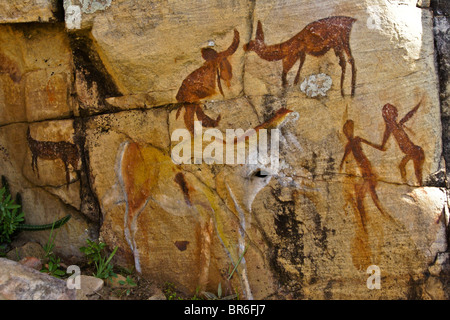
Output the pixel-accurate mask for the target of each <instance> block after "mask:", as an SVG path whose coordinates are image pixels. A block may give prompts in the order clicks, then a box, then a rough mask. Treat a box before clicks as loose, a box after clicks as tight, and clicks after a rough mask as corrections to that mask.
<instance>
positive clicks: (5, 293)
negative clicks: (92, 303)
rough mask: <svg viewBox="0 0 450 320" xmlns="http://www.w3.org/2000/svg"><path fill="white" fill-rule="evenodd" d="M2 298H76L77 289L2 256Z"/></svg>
mask: <svg viewBox="0 0 450 320" xmlns="http://www.w3.org/2000/svg"><path fill="white" fill-rule="evenodd" d="M0 266H1V267H0V299H1V300H75V290H69V289H67V286H66V281H64V280H61V279H57V278H55V277H52V276H49V275H47V274H44V273H41V272H39V271H36V270H33V269H31V268H28V267H25V266H22V265H21V264H19V263H17V262H14V261H11V260H8V259H3V258H0Z"/></svg>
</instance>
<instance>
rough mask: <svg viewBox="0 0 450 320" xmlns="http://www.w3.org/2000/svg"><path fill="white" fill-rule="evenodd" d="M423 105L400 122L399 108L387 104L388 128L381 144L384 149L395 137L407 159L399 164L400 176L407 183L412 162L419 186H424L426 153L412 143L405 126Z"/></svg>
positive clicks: (415, 108)
mask: <svg viewBox="0 0 450 320" xmlns="http://www.w3.org/2000/svg"><path fill="white" fill-rule="evenodd" d="M421 103H422V100H421V101H420V102H419V103H418V104H417V105H416V106H415V107H414V108H413V109H412V110H411V111H409V112H408V113H407V114H406V115H405V116H404V117H403V119H401V120H400V121H397V117H398V110H397V108H396V107H395V106H393V105H391V104H389V103H387V104H385V105H384V106H383V109H382V114H383V118H384V122H385V124H386V128H385V131H384V135H383V141H382V142H381V147H382V148H383V149H384V148H385V145H386V142H387V141H388V139H389V137H390V136H391V134H392V135H393V136H394V138H395V140H396V141H397V144H398V146H399V148H400V150H401V151H402V152H403V153H404V154H405V157H403V159H402V160H401V161H400V164H399V169H400V174H401V176H402V179H403V181H406V168H405V167H406V164H407V163H408V162H409V161H410V160H412V161H413V164H414V172H415V175H416V179H417V182H418V183H419V185H422V167H423V163H424V161H425V153H424V151H423V149H422V148H421V147H419V146H417V145H415V144H414V143H413V142H412V141H411V139H410V138H409V137H408V135H407V134H406V132H405V129H404V126H403V125H404V124H405V123H406V122H407V121H408V120H409V119H411V117H412V116H413V115H414V114H415V113H416V112H417V110H418V109H419V106H420V104H421Z"/></svg>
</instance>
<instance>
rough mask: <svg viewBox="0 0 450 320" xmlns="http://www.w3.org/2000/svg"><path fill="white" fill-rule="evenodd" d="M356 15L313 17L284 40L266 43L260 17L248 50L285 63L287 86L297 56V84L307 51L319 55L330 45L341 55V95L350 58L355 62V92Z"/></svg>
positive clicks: (283, 75)
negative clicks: (353, 34)
mask: <svg viewBox="0 0 450 320" xmlns="http://www.w3.org/2000/svg"><path fill="white" fill-rule="evenodd" d="M355 21H356V19H354V18H351V17H344V16H336V17H328V18H324V19H321V20H317V21H314V22H312V23H310V24H308V25H307V26H306V27H305V28H304V29H303V30H301V31H300V32H299V33H297V34H296V35H295V36H293V37H292V38H290V39H289V40H286V41H284V42H281V43H278V44H273V45H267V44H266V43H265V42H264V32H263V29H262V23H261V21H258V26H257V29H256V36H255V40H251V41H250V42H249V43H247V44H246V45H244V50H245V51H254V52H256V54H257V55H258V56H259V57H260V58H262V59H264V60H267V61H279V60H281V61H282V63H283V72H282V75H281V81H282V85H283V87H286V86H287V74H288V72H289V70H291V68H292V67H293V66H294V64H295V63H296V62H297V60H300V65H299V67H298V71H297V75H296V76H295V80H294V84H298V82H299V80H300V71H301V69H302V67H303V64H304V62H305V59H306V55H307V54H308V55H312V56H316V57H320V56H323V55H325V53H327V52H328V51H329V50H330V49H333V50H334V53H335V54H336V56H337V57H338V58H339V65H340V67H341V70H342V73H341V95H342V96H344V89H343V85H344V80H345V72H346V63H347V60H346V58H345V55H347V57H348V62H349V63H350V64H351V66H352V96H354V95H355V86H356V66H355V59H354V58H353V55H352V52H351V48H350V32H351V30H352V26H353V24H354V23H355Z"/></svg>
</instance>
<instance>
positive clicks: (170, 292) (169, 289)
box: [163, 282, 183, 300]
mask: <svg viewBox="0 0 450 320" xmlns="http://www.w3.org/2000/svg"><path fill="white" fill-rule="evenodd" d="M163 291H164V295H165V296H166V299H167V300H183V298H181V297H179V296H178V295H177V291H176V288H175V285H174V284H173V283H171V282H166V283H165V284H164V290H163Z"/></svg>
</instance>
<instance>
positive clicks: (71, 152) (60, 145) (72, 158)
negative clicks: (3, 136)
mask: <svg viewBox="0 0 450 320" xmlns="http://www.w3.org/2000/svg"><path fill="white" fill-rule="evenodd" d="M27 141H28V146H29V148H30V150H31V168H32V169H33V172H36V173H37V176H38V178H39V167H38V162H37V160H38V158H41V159H43V160H57V159H60V160H62V162H63V163H64V168H65V171H66V182H67V185H69V183H70V172H69V164H70V165H71V166H72V168H73V169H74V170H76V169H77V167H78V160H79V158H80V156H79V151H78V147H77V146H76V145H75V144H73V143H70V142H67V141H56V142H54V141H39V140H35V139H33V138H32V137H31V133H30V128H29V127H28V129H27ZM35 170H36V171H35Z"/></svg>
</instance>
